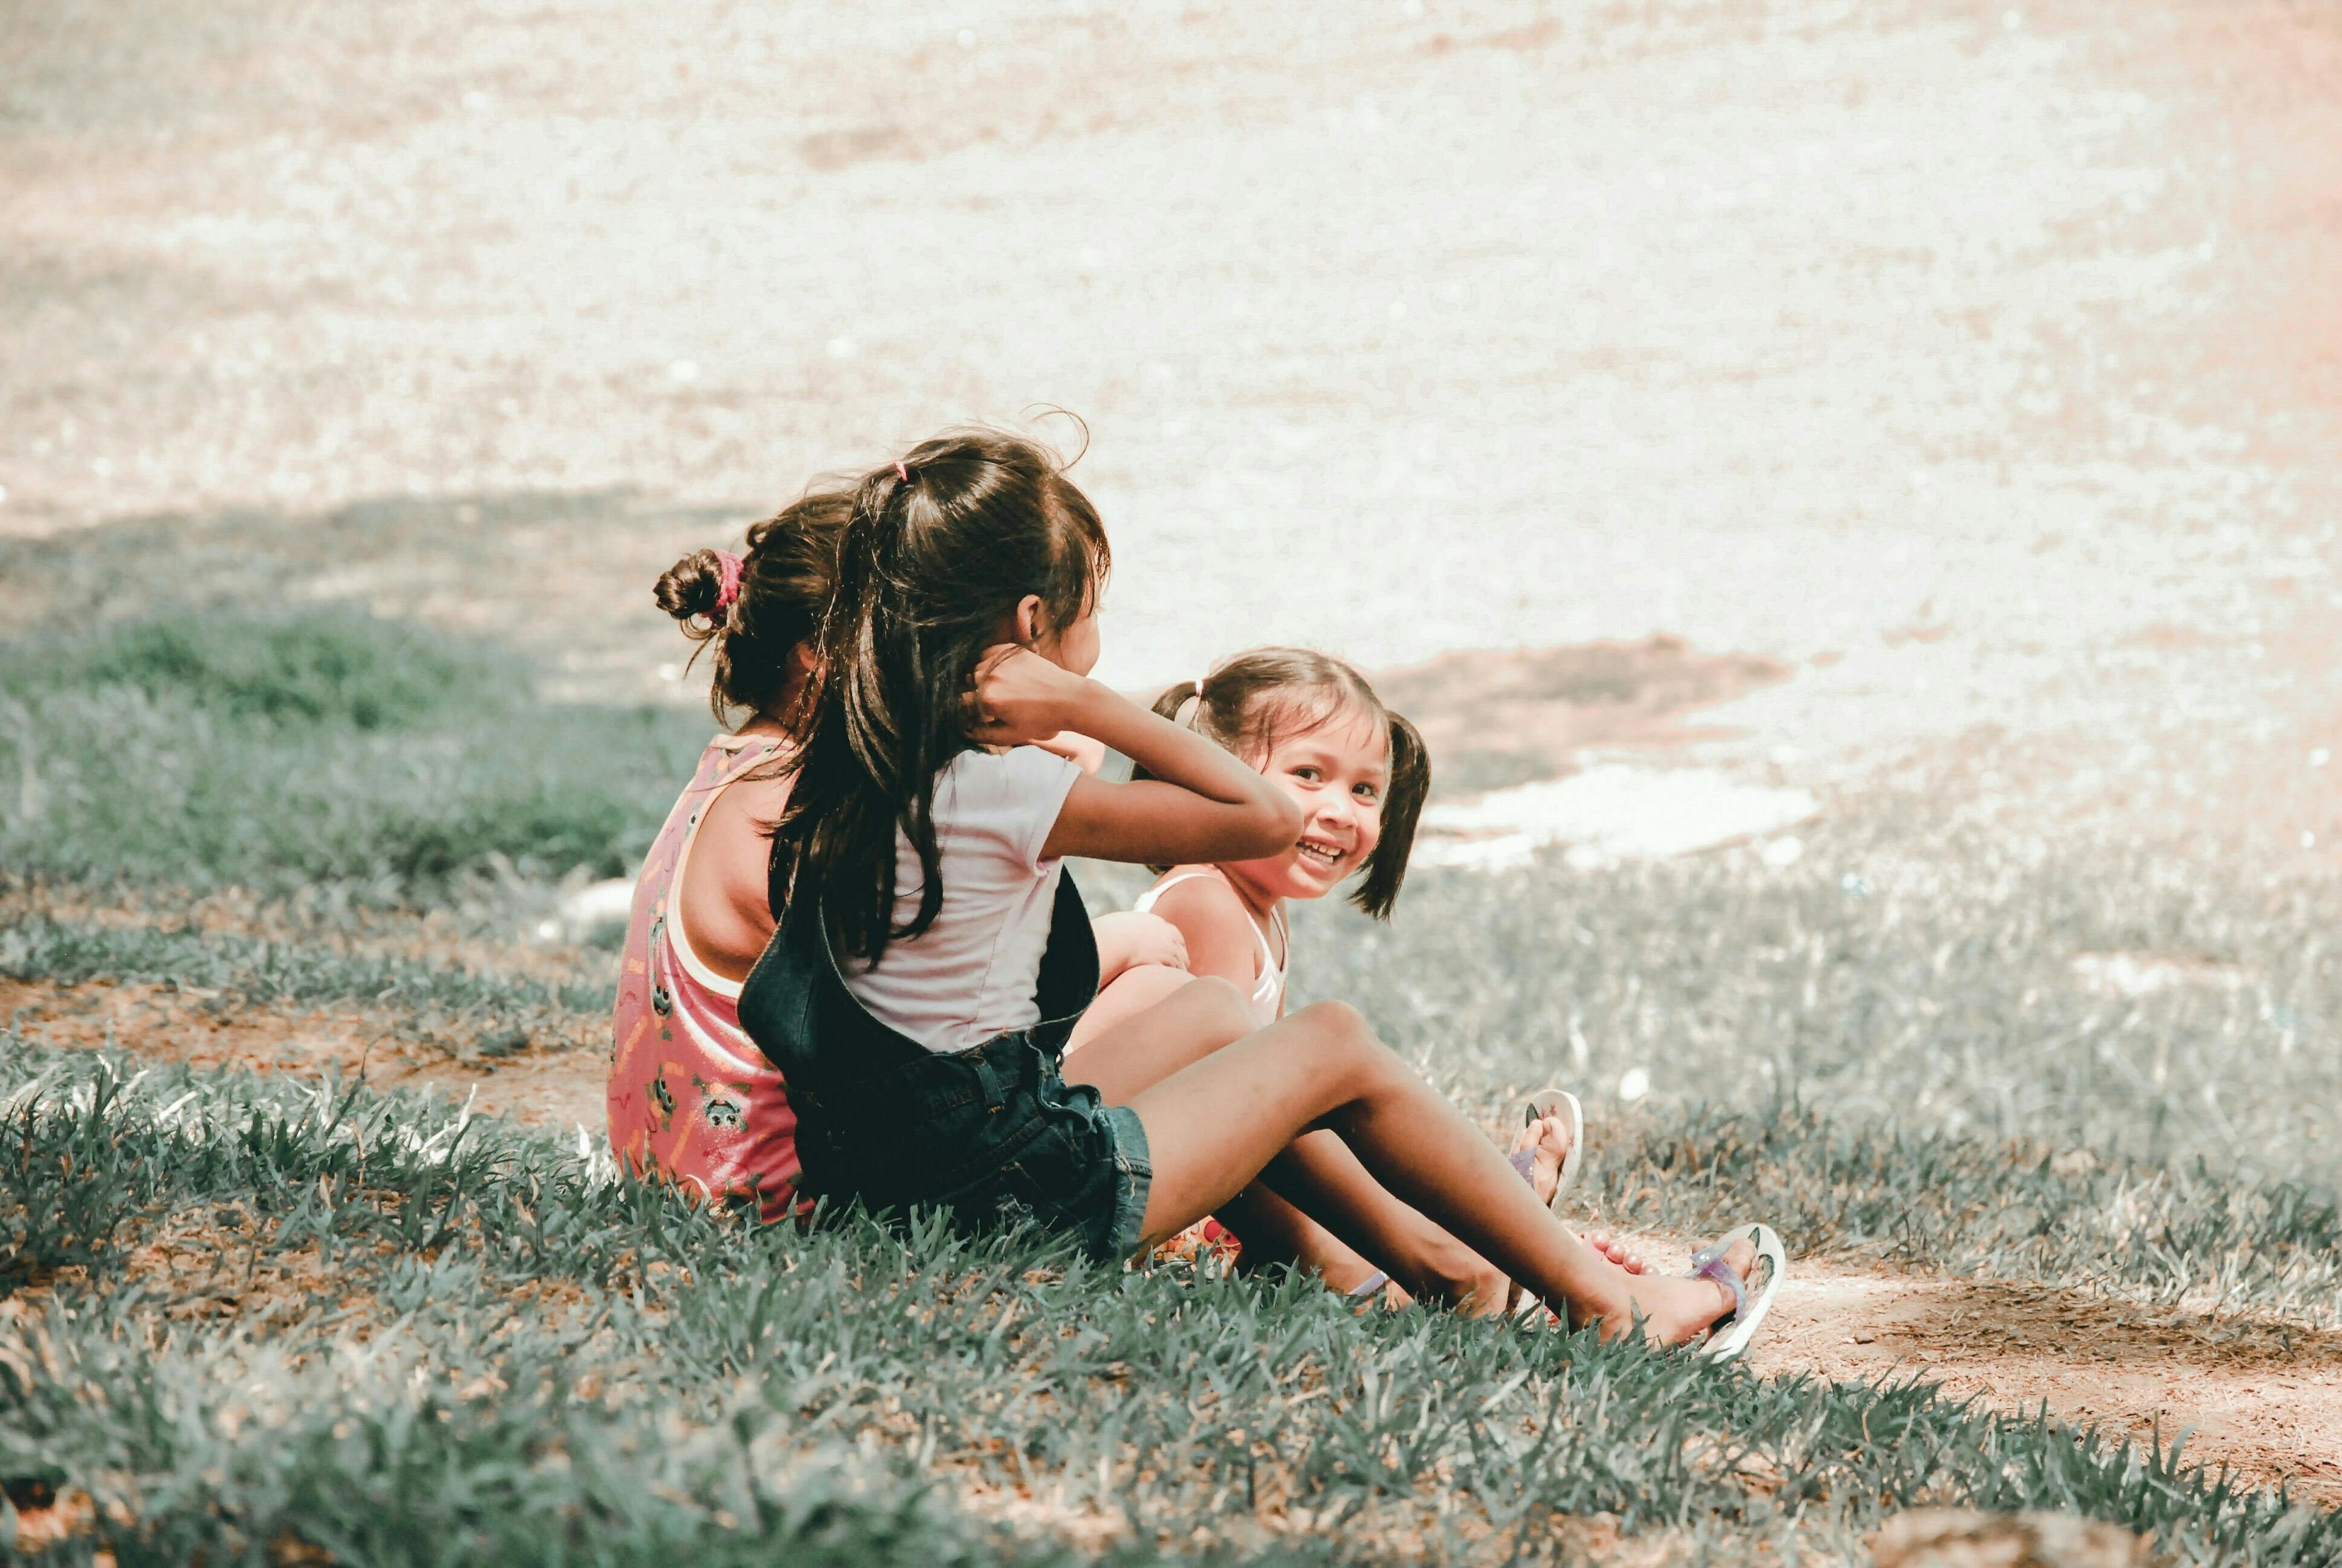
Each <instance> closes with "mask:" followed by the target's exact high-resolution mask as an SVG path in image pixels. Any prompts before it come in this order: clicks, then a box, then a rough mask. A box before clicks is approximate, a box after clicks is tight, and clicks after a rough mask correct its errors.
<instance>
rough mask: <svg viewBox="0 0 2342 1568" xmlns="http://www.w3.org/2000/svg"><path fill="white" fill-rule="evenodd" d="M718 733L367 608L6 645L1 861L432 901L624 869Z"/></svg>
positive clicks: (1, 684)
mask: <svg viewBox="0 0 2342 1568" xmlns="http://www.w3.org/2000/svg"><path fill="white" fill-rule="evenodd" d="M706 729H707V725H706V721H705V720H704V719H695V718H693V717H691V716H690V715H688V714H682V713H678V712H675V711H672V710H666V709H658V708H650V707H639V708H609V707H598V706H591V705H585V704H545V703H542V702H539V701H538V700H537V699H536V697H535V693H534V685H533V675H532V672H531V670H530V668H529V667H528V666H527V665H526V664H523V663H521V662H520V661H518V660H517V659H515V658H513V657H512V656H510V655H508V654H500V653H498V652H497V651H496V650H495V649H493V648H487V647H483V646H474V645H467V644H462V643H460V642H455V641H453V640H451V639H448V638H446V637H444V636H442V635H439V634H429V633H425V632H424V631H422V630H421V629H419V628H415V627H412V626H406V625H403V624H395V623H388V622H382V621H377V620H375V619H373V618H372V617H370V616H368V615H366V614H364V613H363V612H360V611H355V610H347V609H343V610H335V609H333V608H324V609H316V610H308V611H303V612H300V613H297V614H266V615H259V614H241V613H237V612H234V611H210V612H204V613H187V614H176V615H169V614H158V615H155V616H154V617H151V618H148V619H144V620H139V621H133V622H128V623H124V624H115V625H111V626H106V627H103V628H100V629H97V630H94V631H90V632H86V633H81V634H65V635H61V636H51V637H44V638H41V639H39V640H37V641H34V642H26V643H20V644H10V645H7V646H6V647H5V649H0V733H5V742H6V748H7V750H8V752H9V753H10V754H11V755H9V756H8V758H7V759H6V760H7V767H6V772H5V774H0V778H5V779H6V780H7V782H8V783H9V784H13V786H14V787H13V788H12V789H9V790H8V791H7V792H6V793H7V794H8V795H9V796H10V797H12V798H10V800H9V809H8V810H7V811H6V812H5V815H0V860H5V864H7V865H8V866H10V867H11V868H12V869H13V870H14V871H15V872H17V873H19V874H41V875H46V876H52V877H65V878H73V879H80V880H85V881H88V880H101V881H102V880H105V879H115V880H120V881H126V882H132V883H149V884H151V883H165V884H175V885H178V886H183V887H185V888H189V889H192V890H197V891H201V890H205V889H210V888H216V887H222V886H245V887H252V888H256V889H260V890H264V891H269V892H276V893H288V894H289V893H291V892H293V891H295V890H298V889H305V888H309V887H313V886H315V885H316V884H335V885H338V886H341V887H343V888H345V889H348V890H350V891H351V892H352V893H353V894H355V895H357V896H361V897H364V898H367V899H370V900H373V901H375V902H377V903H385V904H403V905H407V906H417V907H419V906H423V905H427V904H433V903H435V902H439V901H443V900H445V899H446V898H448V897H450V896H452V895H453V894H455V893H457V892H458V891H460V890H461V889H462V887H463V886H464V885H465V884H466V882H467V881H471V882H476V881H479V880H482V879H492V878H494V877H495V876H498V875H518V876H521V877H524V878H539V879H550V878H556V877H559V876H560V875H562V874H565V873H569V872H571V871H573V870H576V869H579V868H583V869H584V870H586V872H588V873H590V874H596V875H610V876H615V875H618V874H623V873H624V872H625V871H626V869H627V866H628V863H629V859H630V857H632V856H637V855H639V854H640V853H641V851H642V850H643V848H644V847H645V846H646V844H648V842H649V839H650V835H651V834H653V833H655V832H656V830H657V827H658V824H659V822H660V820H661V819H662V818H663V817H664V816H665V814H666V807H667V805H668V804H670V803H671V802H672V800H673V795H674V789H675V780H676V778H677V777H679V776H682V774H685V773H687V772H688V769H689V764H690V759H691V758H692V756H693V755H694V754H696V751H697V749H698V747H699V745H700V744H704V742H705V740H706Z"/></svg>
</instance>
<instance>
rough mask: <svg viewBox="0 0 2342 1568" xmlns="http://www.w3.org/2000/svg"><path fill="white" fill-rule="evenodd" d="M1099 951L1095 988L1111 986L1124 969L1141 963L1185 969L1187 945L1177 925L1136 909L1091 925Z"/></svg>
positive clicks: (1124, 911) (1117, 913) (1094, 921)
mask: <svg viewBox="0 0 2342 1568" xmlns="http://www.w3.org/2000/svg"><path fill="white" fill-rule="evenodd" d="M1090 934H1091V936H1093V937H1094V938H1096V942H1097V950H1098V986H1099V988H1100V989H1101V990H1103V989H1104V988H1105V987H1106V986H1108V985H1110V984H1113V983H1114V981H1115V979H1116V977H1117V976H1118V975H1120V974H1123V972H1124V971H1126V970H1130V969H1136V968H1138V967H1139V966H1141V965H1142V964H1153V965H1157V966H1160V967H1162V968H1165V969H1185V968H1186V967H1187V942H1186V936H1185V935H1184V934H1182V933H1181V932H1180V930H1179V928H1178V927H1177V926H1176V925H1174V924H1172V923H1171V922H1169V921H1167V920H1165V919H1164V918H1162V917H1161V916H1160V915H1155V914H1143V913H1141V912H1140V911H1138V910H1136V909H1122V910H1116V911H1114V912H1112V913H1110V914H1101V915H1099V916H1098V917H1097V918H1096V920H1093V921H1091V922H1090Z"/></svg>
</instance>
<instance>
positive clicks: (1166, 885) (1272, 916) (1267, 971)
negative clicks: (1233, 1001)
mask: <svg viewBox="0 0 2342 1568" xmlns="http://www.w3.org/2000/svg"><path fill="white" fill-rule="evenodd" d="M1199 876H1216V877H1218V878H1219V879H1220V880H1221V881H1222V882H1226V881H1227V877H1226V874H1224V873H1222V872H1221V871H1220V870H1219V869H1218V868H1217V867H1216V866H1214V867H1206V869H1204V870H1202V871H1183V872H1180V873H1179V874H1176V875H1175V876H1166V877H1165V878H1164V879H1163V880H1162V881H1160V882H1158V883H1156V884H1155V885H1154V886H1153V887H1150V888H1148V889H1147V890H1146V892H1145V893H1142V894H1139V895H1138V902H1137V903H1136V904H1132V905H1131V908H1133V909H1135V910H1136V911H1138V913H1139V914H1153V913H1154V912H1155V901H1156V899H1158V898H1160V897H1162V896H1163V894H1165V893H1166V892H1168V891H1169V890H1171V889H1172V888H1175V887H1176V886H1178V885H1179V884H1181V883H1183V882H1193V881H1195V880H1196V878H1197V877H1199ZM1229 891H1231V892H1234V891H1235V889H1234V888H1231V889H1230V890H1229ZM1245 924H1246V926H1248V927H1250V929H1251V931H1252V934H1253V937H1254V939H1255V940H1256V941H1257V942H1258V943H1259V944H1260V977H1259V978H1258V979H1257V980H1256V981H1255V982H1254V983H1253V988H1252V1014H1253V1016H1254V1017H1255V1018H1256V1019H1257V1020H1258V1021H1259V1023H1260V1025H1261V1027H1262V1028H1264V1029H1266V1028H1267V1027H1268V1026H1269V1025H1270V1024H1274V1023H1276V1019H1277V1015H1278V1014H1280V1013H1282V1012H1284V1010H1285V965H1284V964H1281V963H1279V962H1278V961H1277V957H1276V947H1275V946H1272V945H1271V944H1270V943H1269V940H1268V937H1267V935H1266V933H1264V932H1263V931H1262V930H1261V928H1260V927H1259V925H1257V924H1255V923H1254V922H1253V921H1252V920H1251V919H1250V918H1249V917H1247V918H1246V921H1245ZM1268 924H1269V925H1270V926H1271V927H1272V928H1273V929H1274V930H1275V931H1276V940H1277V943H1278V944H1282V945H1283V946H1284V948H1285V950H1286V953H1287V954H1290V953H1291V952H1292V951H1293V934H1292V932H1291V930H1290V929H1289V928H1288V927H1287V926H1286V924H1285V910H1284V907H1283V906H1282V905H1279V906H1278V907H1277V908H1276V909H1274V910H1271V911H1270V912H1269V916H1268Z"/></svg>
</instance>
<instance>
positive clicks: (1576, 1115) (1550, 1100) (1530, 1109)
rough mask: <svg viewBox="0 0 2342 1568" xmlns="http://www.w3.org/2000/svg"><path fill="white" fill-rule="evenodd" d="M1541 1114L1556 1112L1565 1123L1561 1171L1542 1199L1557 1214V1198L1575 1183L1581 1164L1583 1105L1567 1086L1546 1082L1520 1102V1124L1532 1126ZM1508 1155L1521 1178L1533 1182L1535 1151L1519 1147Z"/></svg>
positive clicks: (1584, 1144)
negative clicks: (1566, 1146) (1566, 1138)
mask: <svg viewBox="0 0 2342 1568" xmlns="http://www.w3.org/2000/svg"><path fill="white" fill-rule="evenodd" d="M1545 1116H1558V1117H1560V1118H1561V1119H1562V1121H1563V1122H1565V1123H1566V1124H1568V1127H1569V1153H1568V1154H1564V1155H1563V1156H1562V1157H1561V1174H1560V1176H1559V1178H1558V1179H1556V1181H1555V1183H1554V1184H1553V1196H1552V1197H1551V1198H1549V1199H1547V1200H1546V1208H1548V1209H1551V1210H1552V1211H1553V1212H1554V1213H1556V1214H1557V1213H1561V1200H1562V1199H1563V1198H1564V1197H1565V1196H1566V1195H1567V1194H1568V1193H1569V1190H1570V1189H1571V1188H1573V1187H1575V1186H1576V1185H1577V1171H1578V1167H1579V1166H1580V1165H1582V1164H1585V1159H1586V1108H1585V1107H1584V1106H1583V1105H1580V1104H1578V1103H1577V1096H1576V1095H1575V1094H1571V1093H1570V1092H1569V1091H1568V1090H1566V1089H1564V1088H1560V1087H1558V1086H1548V1087H1546V1088H1543V1089H1540V1090H1538V1091H1537V1092H1536V1094H1531V1095H1530V1096H1529V1097H1528V1098H1527V1099H1526V1100H1523V1101H1522V1102H1521V1125H1522V1126H1524V1127H1529V1126H1534V1125H1536V1123H1537V1121H1538V1119H1539V1118H1541V1117H1545ZM1508 1157H1509V1158H1510V1159H1511V1160H1512V1162H1513V1169H1514V1170H1516V1171H1518V1172H1519V1173H1520V1174H1521V1180H1523V1181H1525V1182H1529V1183H1532V1184H1534V1183H1535V1172H1536V1151H1534V1150H1523V1151H1522V1152H1521V1153H1519V1154H1513V1155H1510V1156H1508Z"/></svg>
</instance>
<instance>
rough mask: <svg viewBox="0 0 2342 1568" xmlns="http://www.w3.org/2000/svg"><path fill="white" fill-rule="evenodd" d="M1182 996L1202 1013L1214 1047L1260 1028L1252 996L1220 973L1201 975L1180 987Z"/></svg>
mask: <svg viewBox="0 0 2342 1568" xmlns="http://www.w3.org/2000/svg"><path fill="white" fill-rule="evenodd" d="M1179 994H1180V997H1181V998H1182V999H1183V1000H1185V1001H1186V1002H1187V1004H1189V1005H1190V1006H1192V1007H1194V1008H1196V1011H1197V1012H1198V1013H1199V1014H1202V1016H1203V1020H1204V1027H1205V1028H1206V1030H1207V1031H1208V1032H1209V1033H1210V1034H1212V1036H1213V1041H1214V1045H1215V1048H1216V1047H1218V1046H1220V1045H1227V1044H1234V1043H1235V1042H1236V1041H1238V1040H1241V1039H1243V1038H1244V1037H1245V1036H1246V1035H1247V1034H1251V1033H1252V1032H1253V1031H1254V1030H1256V1029H1257V1028H1259V1027H1260V1024H1259V1022H1258V1021H1257V1020H1256V1019H1255V1018H1254V1017H1253V1015H1252V999H1251V998H1250V997H1247V996H1246V994H1244V993H1243V992H1241V991H1239V990H1237V989H1236V983H1235V982H1233V981H1230V980H1226V979H1224V978H1222V977H1221V976H1219V975H1217V974H1199V975H1197V976H1196V978H1195V979H1193V980H1190V981H1189V982H1187V984H1186V985H1184V986H1182V987H1180V991H1179Z"/></svg>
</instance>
